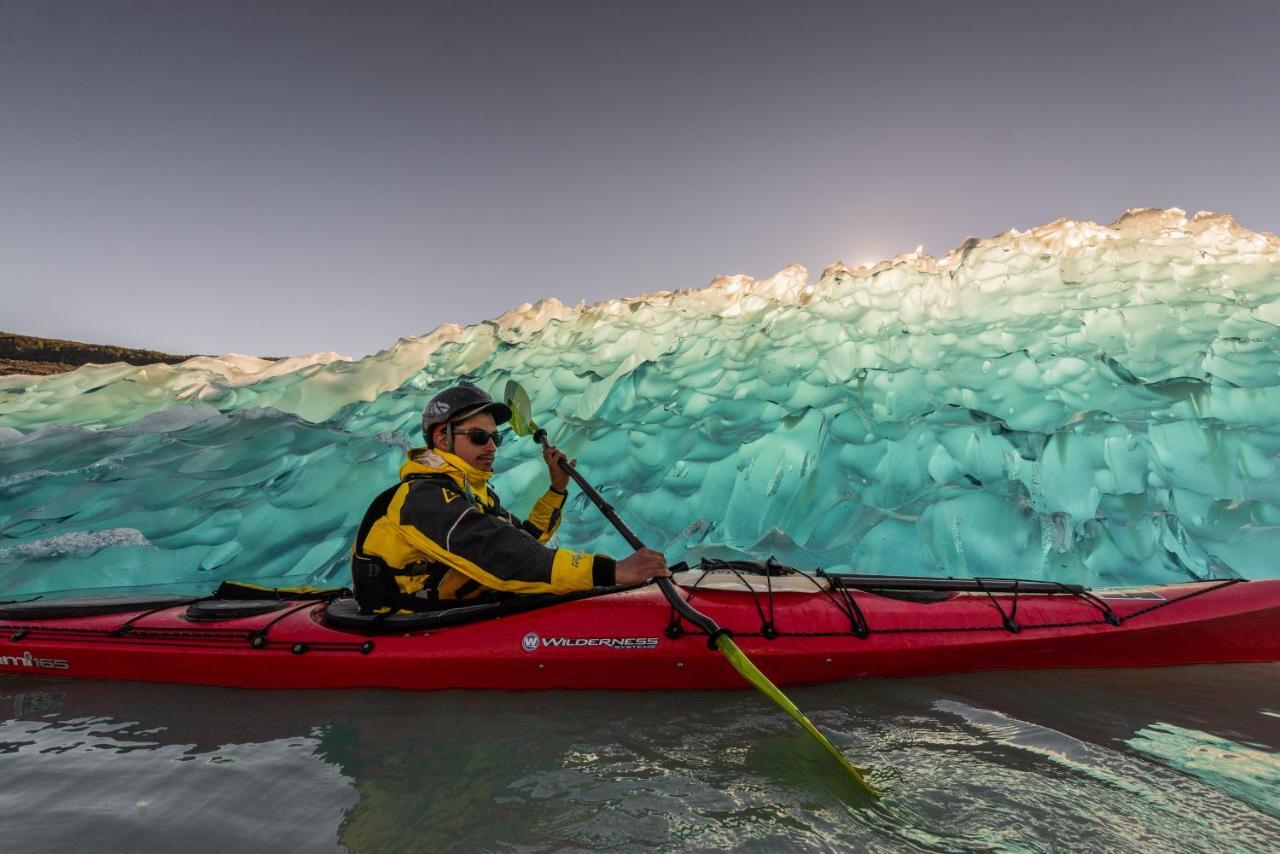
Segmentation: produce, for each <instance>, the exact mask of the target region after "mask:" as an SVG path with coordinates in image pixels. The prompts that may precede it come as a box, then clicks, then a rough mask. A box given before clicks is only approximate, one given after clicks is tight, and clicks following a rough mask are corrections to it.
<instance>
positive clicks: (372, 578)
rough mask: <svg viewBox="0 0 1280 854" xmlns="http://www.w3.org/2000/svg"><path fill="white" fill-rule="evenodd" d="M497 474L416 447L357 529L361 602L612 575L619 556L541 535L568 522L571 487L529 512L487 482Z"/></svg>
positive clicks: (387, 603) (387, 602)
mask: <svg viewBox="0 0 1280 854" xmlns="http://www.w3.org/2000/svg"><path fill="white" fill-rule="evenodd" d="M492 474H493V473H492V472H484V471H480V470H479V469H477V468H475V467H474V466H471V465H468V464H467V463H466V461H464V460H462V459H461V458H460V457H457V456H455V455H454V454H451V453H448V452H447V451H443V450H440V449H438V448H431V449H429V448H415V449H414V450H411V451H410V452H409V455H408V459H407V461H406V462H405V464H404V465H403V466H402V467H401V468H400V484H399V485H398V486H395V487H392V488H391V489H389V490H387V491H386V492H384V493H382V495H380V496H378V498H377V499H375V501H374V503H373V505H372V506H371V507H370V508H369V512H368V513H366V514H365V519H364V522H363V523H362V524H361V526H360V533H359V534H358V535H357V538H356V546H355V549H354V552H353V554H352V560H351V570H352V576H353V580H354V582H355V590H356V599H357V600H358V601H359V603H360V605H361V607H362V608H363V609H365V610H382V609H387V608H391V609H394V610H425V609H430V608H433V607H439V605H438V604H436V603H437V602H438V601H440V600H445V601H450V600H459V599H471V598H476V597H479V596H482V595H484V593H485V591H486V590H498V591H504V592H509V593H572V592H574V591H578V590H589V589H590V588H591V587H594V586H607V585H611V584H613V583H614V561H613V559H612V558H609V557H606V556H604V555H591V554H585V553H583V552H575V551H570V550H568V549H550V548H547V547H546V546H545V545H543V544H544V543H546V542H547V540H549V539H550V538H551V535H552V534H554V533H555V531H556V528H558V527H559V525H560V513H561V510H562V509H563V506H564V501H565V495H564V493H560V492H556V491H555V490H548V491H547V492H546V494H544V495H543V496H542V497H541V498H539V499H538V501H537V502H536V503H535V504H534V505H533V510H532V511H531V512H530V514H529V519H528V521H523V522H522V521H521V520H520V519H517V518H516V517H515V516H513V515H512V514H511V513H510V512H509V511H508V510H507V509H506V508H504V507H503V506H502V503H501V502H500V501H499V499H498V495H497V493H496V492H494V491H493V490H492V489H490V488H489V478H490V477H492Z"/></svg>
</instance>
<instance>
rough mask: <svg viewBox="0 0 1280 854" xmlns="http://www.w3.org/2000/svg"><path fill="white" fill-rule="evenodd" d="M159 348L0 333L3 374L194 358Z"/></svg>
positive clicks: (153, 362) (57, 371)
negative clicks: (116, 345)
mask: <svg viewBox="0 0 1280 854" xmlns="http://www.w3.org/2000/svg"><path fill="white" fill-rule="evenodd" d="M190 358H191V356H180V355H176V354H174V353H162V352H160V351H158V350H137V349H133V348H130V347H112V346H109V345H105V344H85V343H82V342H80V341H67V340H63V339H61V338H36V337H34V336H31V335H18V334H16V333H13V332H0V376H6V375H12V374H32V375H35V376H45V375H48V374H60V373H64V372H66V371H74V370H75V369H76V368H78V367H80V366H81V365H87V364H90V363H93V364H111V363H112V362H125V363H126V364H130V365H154V364H157V363H161V364H168V365H172V364H174V363H177V362H183V361H186V360H187V359H190Z"/></svg>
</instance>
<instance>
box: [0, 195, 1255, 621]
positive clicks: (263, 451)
mask: <svg viewBox="0 0 1280 854" xmlns="http://www.w3.org/2000/svg"><path fill="white" fill-rule="evenodd" d="M407 322H412V321H411V320H409V321H407ZM512 378H514V379H516V380H518V381H520V382H521V383H522V384H523V385H524V386H525V387H526V388H527V389H528V390H529V392H530V394H531V396H532V398H533V402H534V407H535V417H536V418H537V419H538V421H539V423H540V424H542V425H543V426H546V427H548V428H549V431H550V433H551V436H552V439H553V441H555V442H556V443H558V444H559V445H560V446H561V447H562V448H563V449H564V450H566V451H567V452H568V453H569V454H570V455H571V456H573V457H576V458H577V459H578V460H579V463H580V466H581V468H582V470H583V471H584V472H585V473H586V474H587V476H588V477H589V478H591V479H592V480H593V481H594V482H595V483H596V484H597V485H598V486H599V487H600V488H601V491H602V492H603V493H604V494H605V495H606V496H607V497H608V498H609V500H610V501H611V502H612V503H614V505H615V506H616V507H617V508H618V510H619V512H620V513H621V515H622V516H623V518H624V519H626V520H627V521H628V522H629V524H631V526H632V527H633V528H635V529H636V531H637V532H638V533H639V534H640V536H641V537H642V538H643V539H644V540H645V541H646V542H649V543H651V544H653V545H655V546H657V547H661V548H662V549H664V550H665V552H666V554H667V555H668V557H669V558H670V559H671V560H672V561H676V560H681V559H683V560H696V559H697V558H698V557H700V556H702V555H713V556H729V555H749V556H759V557H763V556H767V555H775V556H777V557H778V558H779V559H780V560H783V561H786V562H790V563H793V564H795V565H798V566H804V567H815V566H821V567H825V568H827V569H829V570H836V571H857V572H876V573H920V574H929V575H954V576H975V575H982V576H1006V577H1007V576H1022V577H1031V578H1050V579H1058V580H1063V581H1072V582H1083V583H1086V584H1090V585H1117V584H1138V583H1147V582H1168V581H1179V580H1186V579H1189V578H1203V577H1234V576H1241V577H1246V578H1258V577H1270V576H1274V575H1277V574H1280V573H1277V570H1276V569H1275V568H1274V567H1275V564H1274V563H1273V560H1272V556H1273V555H1275V554H1277V553H1280V476H1278V473H1280V464H1278V463H1277V460H1278V459H1280V426H1277V425H1280V417H1277V416H1280V240H1278V239H1277V238H1276V237H1275V236H1274V235H1270V234H1258V233H1254V232H1251V231H1248V230H1247V229H1245V228H1243V227H1241V226H1240V225H1238V224H1237V223H1235V222H1234V221H1233V220H1232V219H1231V218H1230V217H1227V216H1224V215H1219V214H1198V215H1196V216H1195V217H1193V218H1188V217H1187V216H1185V215H1184V214H1183V213H1182V212H1181V211H1177V210H1170V211H1156V210H1141V211H1131V212H1130V213H1128V214H1126V215H1125V216H1124V217H1122V218H1121V219H1120V220H1119V221H1117V222H1116V223H1113V224H1111V225H1108V226H1100V225H1097V224H1094V223H1084V222H1073V221H1058V222H1055V223H1051V224H1049V225H1046V226H1043V227H1040V228H1036V229H1033V230H1031V231H1026V232H1020V231H1010V232H1007V233H1005V234H1002V235H998V236H996V237H993V238H990V239H985V240H970V241H968V242H966V243H965V244H964V245H963V246H961V247H960V248H959V249H957V250H955V251H953V252H952V253H950V254H949V255H947V256H946V257H945V258H942V259H939V260H935V259H933V258H930V257H928V256H924V255H921V254H918V253H912V254H908V255H904V256H900V257H898V258H896V259H894V260H892V261H887V262H883V263H880V264H878V265H876V266H875V267H872V268H857V269H850V268H848V267H846V266H844V265H842V264H839V263H837V264H834V265H832V266H831V267H829V268H828V269H827V270H825V271H824V272H823V273H822V275H821V276H820V277H818V278H817V280H816V281H813V280H811V279H810V277H809V275H808V273H807V272H806V271H805V270H804V269H803V268H801V267H798V266H793V267H788V268H785V269H783V270H782V271H781V272H779V273H778V274H776V275H775V276H773V277H771V278H768V279H763V280H755V279H751V278H748V277H745V276H736V277H725V278H720V279H717V280H715V281H714V282H712V283H711V285H710V286H709V287H707V288H704V289H701V290H676V291H663V292H659V293H655V294H650V295H647V296H643V297H637V298H632V299H625V300H614V301H609V302H604V303H599V304H596V305H591V306H584V305H579V306H575V307H568V306H564V305H562V304H560V303H558V302H556V301H555V300H546V301H543V302H539V303H537V304H536V305H525V306H521V307H520V308H518V309H514V310H512V311H511V312H508V313H507V314H505V315H503V316H502V317H500V318H497V319H496V320H494V321H490V322H486V323H481V324H478V325H476V326H472V327H466V328H463V327H458V326H452V325H447V326H442V327H440V328H438V329H436V330H435V331H433V332H431V333H429V334H428V335H425V336H422V337H418V338H409V339H403V340H401V341H400V342H398V343H397V344H395V345H394V346H392V347H390V348H389V349H387V350H384V351H382V352H380V353H378V354H376V355H374V356H370V357H368V358H365V359H361V360H358V361H350V360H345V359H341V358H338V357H336V356H334V355H333V354H318V355H317V356H313V357H302V358H297V359H293V360H290V361H288V362H287V363H282V364H270V363H262V362H259V361H257V360H250V359H244V358H243V357H225V358H223V359H200V360H193V361H192V362H188V363H184V364H183V365H179V366H149V367H145V368H137V367H130V366H124V365H111V366H98V367H85V368H81V369H80V370H77V371H75V372H73V373H70V374H65V375H61V376H54V377H46V378H32V377H10V378H3V379H0V598H3V597H5V596H9V595H25V594H31V593H39V592H44V591H52V590H69V589H83V588H103V587H113V588H114V587H143V586H150V585H173V584H186V585H192V586H197V587H198V586H211V585H212V584H213V583H214V582H216V581H217V580H219V579H222V578H240V579H251V580H258V581H271V582H275V581H278V580H285V581H288V582H302V581H308V582H312V583H322V584H338V583H343V582H344V581H345V573H346V556H347V552H348V550H349V548H350V545H351V536H352V533H353V530H354V527H355V525H356V524H357V522H358V521H359V518H360V516H361V514H362V512H363V510H364V508H365V505H366V503H367V501H368V499H370V498H371V497H372V496H373V495H374V494H376V493H377V492H378V491H379V490H380V489H381V488H383V487H384V485H386V484H388V483H390V482H392V480H393V479H394V477H395V472H396V469H397V467H398V465H399V463H400V461H401V459H402V456H403V452H404V449H405V448H406V447H408V446H410V445H411V444H414V443H416V442H418V440H419V437H418V429H419V413H420V411H421V408H422V405H423V403H424V402H425V401H426V400H427V398H428V397H430V396H431V394H433V393H434V392H436V391H438V390H439V389H441V388H443V387H445V386H446V385H449V384H452V383H454V382H456V381H457V380H459V379H469V380H473V381H475V382H477V383H479V384H480V385H482V386H484V387H486V388H488V389H490V390H492V391H494V392H495V393H498V392H500V391H501V390H502V388H503V387H504V385H505V383H506V381H507V380H508V379H512ZM498 470H499V476H498V479H497V480H496V481H495V482H496V484H497V487H498V490H499V492H500V493H501V494H502V495H503V498H504V501H505V503H507V504H509V505H511V506H513V507H514V508H515V509H517V510H524V509H527V508H528V506H529V505H530V504H531V503H532V501H533V500H534V498H535V497H536V495H537V494H539V493H540V492H541V491H542V489H543V488H544V486H545V478H546V472H545V468H544V466H543V464H542V462H541V459H540V456H539V454H538V452H537V448H536V447H535V446H534V445H533V443H532V442H531V441H530V440H527V439H526V440H516V441H512V442H509V443H508V444H506V445H504V446H503V449H502V452H501V454H500V458H499V463H498ZM559 539H560V542H561V543H562V544H564V545H571V546H573V547H576V548H583V549H587V550H594V551H603V552H607V553H612V554H618V555H620V554H623V553H625V551H626V549H625V547H624V545H623V543H622V541H621V539H620V538H619V537H618V536H617V535H616V534H614V533H613V532H612V530H611V529H610V528H609V526H608V525H607V523H605V522H604V520H603V519H602V518H601V517H600V516H599V514H598V513H596V512H595V510H594V509H593V508H591V507H590V506H589V505H587V504H586V502H585V501H584V500H583V499H582V497H581V496H578V497H577V498H576V499H575V500H573V501H572V503H571V508H570V512H569V516H568V520H567V521H566V523H565V524H564V526H563V528H562V529H561V532H560V534H559Z"/></svg>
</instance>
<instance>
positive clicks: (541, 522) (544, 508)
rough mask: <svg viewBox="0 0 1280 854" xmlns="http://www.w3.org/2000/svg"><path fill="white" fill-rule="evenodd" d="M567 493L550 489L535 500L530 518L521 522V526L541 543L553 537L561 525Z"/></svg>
mask: <svg viewBox="0 0 1280 854" xmlns="http://www.w3.org/2000/svg"><path fill="white" fill-rule="evenodd" d="M565 497H566V495H565V493H563V492H556V491H555V490H554V489H548V490H547V491H546V493H545V494H544V495H543V496H542V497H541V498H539V499H538V500H537V501H536V502H534V505H533V509H532V510H530V511H529V518H528V519H526V520H525V521H524V522H521V523H520V527H521V528H523V529H524V530H526V531H528V532H529V536H531V537H533V538H534V539H535V540H537V541H538V542H540V543H545V542H546V541H547V540H549V539H551V535H552V534H554V533H555V532H556V529H557V528H559V527H560V518H561V514H562V512H563V511H564V502H565Z"/></svg>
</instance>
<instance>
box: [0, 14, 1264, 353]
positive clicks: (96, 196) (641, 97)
mask: <svg viewBox="0 0 1280 854" xmlns="http://www.w3.org/2000/svg"><path fill="white" fill-rule="evenodd" d="M1278 34H1280V3H1274V2H1265V0H1259V2H1216V3H1207V2H1199V0H1197V2H1190V3H1175V2H1127V3H1118V2H1077V1H1076V0H1073V2H1058V3H1037V2H1006V3H994V2H963V3H962V2H936V3H925V2H894V3H889V2H880V3H853V2H849V3H805V2H794V0H793V1H792V2H785V3H784V2H777V3H750V2H739V3H720V2H655V0H645V2H639V0H637V2H631V3H613V2H603V0H596V1H595V2H591V1H590V0H587V2H507V3H497V2H449V3H443V2H404V3H389V2H370V1H369V0H366V2H350V3H325V2H310V0H308V2H264V1H263V0H256V2H233V0H218V2H207V0H202V2H179V0H163V2H131V1H130V0H112V1H111V2H100V1H99V0H90V1H89V2H37V0H26V2H15V1H14V0H0V329H3V330H6V331H12V332H22V333H28V334H36V335H46V336H56V337H64V338H74V339H80V340H87V341H93V342H99V343H110V344H120V345H126V346H142V347H152V348H157V349H164V350H169V351H173V352H206V353H221V352H228V351H238V352H248V353H255V354H271V355H285V354H293V353H307V352H313V351H319V350H337V351H340V352H346V353H349V354H351V355H357V356H358V355H363V354H365V353H368V352H372V351H375V350H378V349H382V348H384V347H387V346H389V345H391V344H392V343H394V342H395V340H396V338H398V337H400V336H402V335H415V334H420V333H423V332H426V331H428V330H429V329H431V328H433V327H435V326H436V325H437V324H439V323H441V322H443V321H455V322H460V323H471V322H475V321H478V320H481V319H484V318H487V317H493V316H496V315H497V314H499V313H501V312H502V311H504V310H506V309H508V308H510V307H512V306H515V305H518V304H519V303H521V302H526V301H533V300H536V299H538V298H541V297H547V296H555V297H558V298H559V299H561V300H563V301H565V302H569V303H572V302H576V301H578V300H580V299H586V300H588V301H595V300H600V299H605V298H609V297H617V296H629V295H636V294H639V293H644V292H647V291H654V290H661V289H668V288H677V287H701V286H703V285H705V284H706V283H707V282H708V281H709V280H710V279H711V278H712V277H713V276H714V275H716V274H721V273H739V272H741V273H748V274H750V275H753V276H764V275H769V274H771V273H773V272H775V271H776V270H777V269H778V268H780V267H782V266H783V265H785V264H787V263H791V262H799V263H802V264H804V265H806V266H808V267H809V268H810V270H811V271H813V273H814V274H815V275H816V273H817V272H819V271H820V270H821V268H822V267H823V266H825V265H826V264H828V263H830V262H832V261H835V260H837V259H844V260H846V261H848V262H861V261H867V260H875V259H880V258H884V257H889V256H892V255H894V254H897V253H899V252H904V251H908V250H910V249H913V248H915V246H916V245H917V244H924V247H925V250H926V251H927V252H929V253H930V254H935V255H938V254H942V253H943V252H945V251H946V250H948V249H950V248H952V247H954V246H956V245H957V244H959V243H960V242H961V241H962V240H963V239H964V238H965V237H966V236H967V235H970V234H973V235H978V236H986V235H990V234H994V233H997V232H1000V231H1003V230H1005V229H1007V228H1010V227H1018V228H1027V227H1030V226H1033V225H1039V224H1042V223H1045V222H1048V221H1050V220H1052V219H1055V218H1057V217H1059V216H1068V217H1072V218H1077V219H1096V220H1099V221H1105V222H1109V221H1111V220H1113V219H1115V218H1116V217H1117V216H1119V215H1120V213H1121V212H1122V211H1123V210H1124V209H1125V208H1128V207H1140V206H1157V207H1169V206H1178V207H1182V208H1185V209H1187V210H1188V211H1189V212H1194V211H1196V210H1199V209H1207V210H1218V211H1225V212H1228V213H1231V214H1233V215H1235V216H1236V218H1237V219H1239V220H1240V221H1241V223H1243V224H1244V225H1246V226H1248V227H1250V228H1254V229H1257V230H1262V231H1280V169H1278V168H1277V165H1278V164H1277V156H1276V151H1278V150H1280V97H1278V93H1280V38H1277V35H1278Z"/></svg>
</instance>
